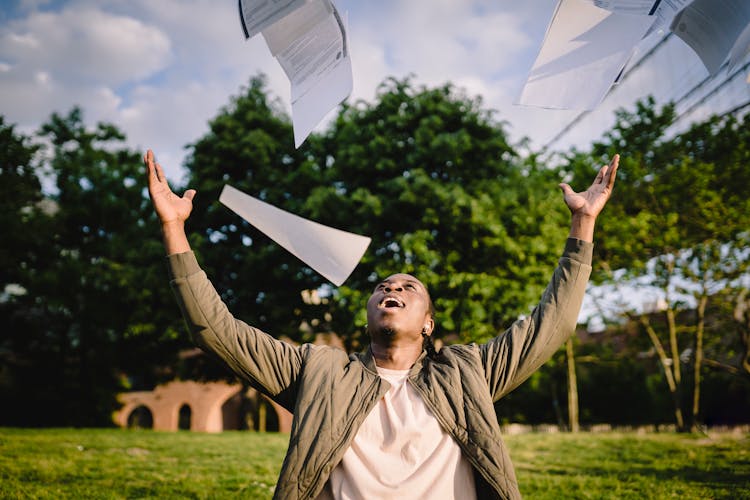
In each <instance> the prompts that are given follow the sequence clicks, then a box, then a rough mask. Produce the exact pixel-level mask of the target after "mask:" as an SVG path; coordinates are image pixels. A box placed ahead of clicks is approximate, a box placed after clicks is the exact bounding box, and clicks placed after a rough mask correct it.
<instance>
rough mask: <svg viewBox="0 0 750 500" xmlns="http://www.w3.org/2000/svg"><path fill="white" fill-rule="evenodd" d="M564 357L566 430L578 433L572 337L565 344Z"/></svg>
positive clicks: (576, 381) (576, 388)
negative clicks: (566, 400) (565, 360)
mask: <svg viewBox="0 0 750 500" xmlns="http://www.w3.org/2000/svg"><path fill="white" fill-rule="evenodd" d="M565 355H566V356H565V357H566V358H567V361H568V429H569V430H570V432H578V430H579V423H578V379H577V378H576V360H575V357H574V356H573V338H572V337H571V338H569V339H568V341H567V342H566V343H565Z"/></svg>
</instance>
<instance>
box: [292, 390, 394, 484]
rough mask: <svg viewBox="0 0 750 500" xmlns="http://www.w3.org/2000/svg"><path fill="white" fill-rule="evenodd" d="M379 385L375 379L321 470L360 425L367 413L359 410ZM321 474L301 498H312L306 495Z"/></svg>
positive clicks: (365, 404) (370, 398)
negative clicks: (356, 425) (354, 416)
mask: <svg viewBox="0 0 750 500" xmlns="http://www.w3.org/2000/svg"><path fill="white" fill-rule="evenodd" d="M379 385H380V382H379V381H378V380H377V379H375V381H374V382H373V384H372V386H371V387H370V390H369V394H368V395H367V397H366V398H363V403H362V404H361V405H360V406H359V408H357V411H356V413H354V415H356V416H357V418H355V419H353V420H352V421H351V423H350V424H349V427H348V428H347V429H346V431H345V432H342V433H341V436H342V437H341V438H340V439H339V440H338V441H337V442H336V446H334V447H332V448H331V452H330V453H329V454H328V456H327V457H326V459H325V461H324V464H325V465H323V468H325V467H326V466H327V465H328V464H330V463H331V458H332V457H333V455H334V454H335V453H336V452H337V451H340V450H341V448H342V446H343V444H344V441H345V440H346V437H347V436H348V435H349V434H350V432H351V429H352V427H353V426H354V425H355V423H357V422H359V423H360V424H361V423H362V421H363V420H364V419H365V418H366V417H367V413H368V412H364V411H360V410H363V407H367V405H369V404H370V402H371V400H372V399H373V398H372V393H373V392H375V393H377V388H378V386H379ZM376 402H377V401H376ZM331 471H333V469H331ZM322 473H323V469H320V470H318V472H317V473H316V474H315V477H314V478H313V481H312V482H311V483H310V486H309V487H308V488H307V490H305V492H304V493H302V498H312V497H308V496H307V495H308V493H309V492H310V490H311V489H312V488H313V486H314V485H316V484H318V481H319V480H320V476H321V474H322ZM329 474H330V472H329Z"/></svg>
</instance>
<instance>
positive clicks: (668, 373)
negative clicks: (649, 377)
mask: <svg viewBox="0 0 750 500" xmlns="http://www.w3.org/2000/svg"><path fill="white" fill-rule="evenodd" d="M640 320H641V324H642V325H643V327H644V328H645V329H646V333H647V334H648V337H649V339H651V343H652V344H653V345H654V349H656V353H657V354H658V355H659V361H661V366H662V369H663V370H664V377H665V378H666V379H667V386H668V387H669V392H670V394H671V395H672V404H673V405H674V418H675V423H676V424H677V430H678V431H681V432H682V431H685V430H686V428H685V420H684V419H683V418H682V409H681V408H680V397H679V393H678V392H677V384H676V383H675V380H674V374H673V373H672V365H673V364H674V363H673V362H672V359H671V358H669V357H667V353H666V351H665V350H664V347H663V346H662V345H661V341H660V340H659V336H658V335H656V332H655V331H654V327H652V326H651V323H649V321H648V316H646V315H642V316H641V317H640Z"/></svg>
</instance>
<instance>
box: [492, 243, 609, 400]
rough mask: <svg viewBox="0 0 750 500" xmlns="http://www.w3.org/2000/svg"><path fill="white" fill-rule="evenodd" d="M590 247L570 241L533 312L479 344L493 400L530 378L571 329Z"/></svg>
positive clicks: (583, 286)
mask: <svg viewBox="0 0 750 500" xmlns="http://www.w3.org/2000/svg"><path fill="white" fill-rule="evenodd" d="M593 246H594V245H593V243H589V242H585V241H581V240H577V239H573V238H568V240H567V241H566V243H565V250H564V252H563V254H562V257H561V258H560V261H559V263H558V266H557V268H556V269H555V272H554V274H553V275H552V280H551V281H550V283H549V285H547V288H546V290H545V291H544V293H543V294H542V298H541V300H540V302H539V304H538V305H537V306H536V307H535V308H534V310H533V311H532V313H531V314H530V315H529V316H528V317H526V318H524V319H520V320H518V321H516V322H515V323H514V324H513V325H512V326H511V327H510V328H508V330H506V331H505V332H503V333H502V334H500V335H498V336H497V337H495V338H494V339H492V340H490V341H489V342H488V343H486V344H482V345H480V346H479V349H480V353H481V357H482V363H483V365H484V369H485V375H486V377H487V383H488V386H489V389H490V394H491V395H492V400H493V401H497V400H498V399H500V398H502V397H503V396H505V395H506V394H508V393H509V392H510V391H512V390H513V389H515V388H516V387H518V386H519V385H520V384H521V383H522V382H523V381H524V380H526V379H527V378H529V376H531V374H532V373H534V371H536V370H537V369H538V368H539V367H540V366H542V365H543V364H544V363H545V362H546V361H547V360H548V359H549V358H550V357H552V355H553V354H554V353H555V351H557V349H558V348H560V346H561V345H562V344H563V343H564V342H565V341H566V340H567V338H568V337H569V336H570V334H572V333H573V332H574V331H575V327H576V322H577V320H578V314H579V312H580V310H581V304H582V303H583V296H584V293H585V292H586V284H587V283H588V279H589V276H590V274H591V255H592V252H593Z"/></svg>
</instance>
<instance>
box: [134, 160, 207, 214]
mask: <svg viewBox="0 0 750 500" xmlns="http://www.w3.org/2000/svg"><path fill="white" fill-rule="evenodd" d="M143 164H144V165H145V166H146V169H147V175H148V194H149V196H151V202H152V203H153V204H154V209H155V210H156V214H157V215H158V216H159V219H160V220H161V223H162V225H166V224H170V223H174V222H177V223H184V222H185V220H187V218H188V217H189V216H190V212H191V211H192V210H193V197H194V196H195V189H188V190H187V191H185V194H184V195H183V196H182V197H179V196H177V195H176V194H174V193H173V192H172V190H171V189H170V188H169V184H168V183H167V179H166V177H165V176H164V171H163V170H162V168H161V165H159V164H158V163H155V162H154V153H153V151H151V150H150V149H149V150H148V152H146V154H145V155H144V156H143Z"/></svg>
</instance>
